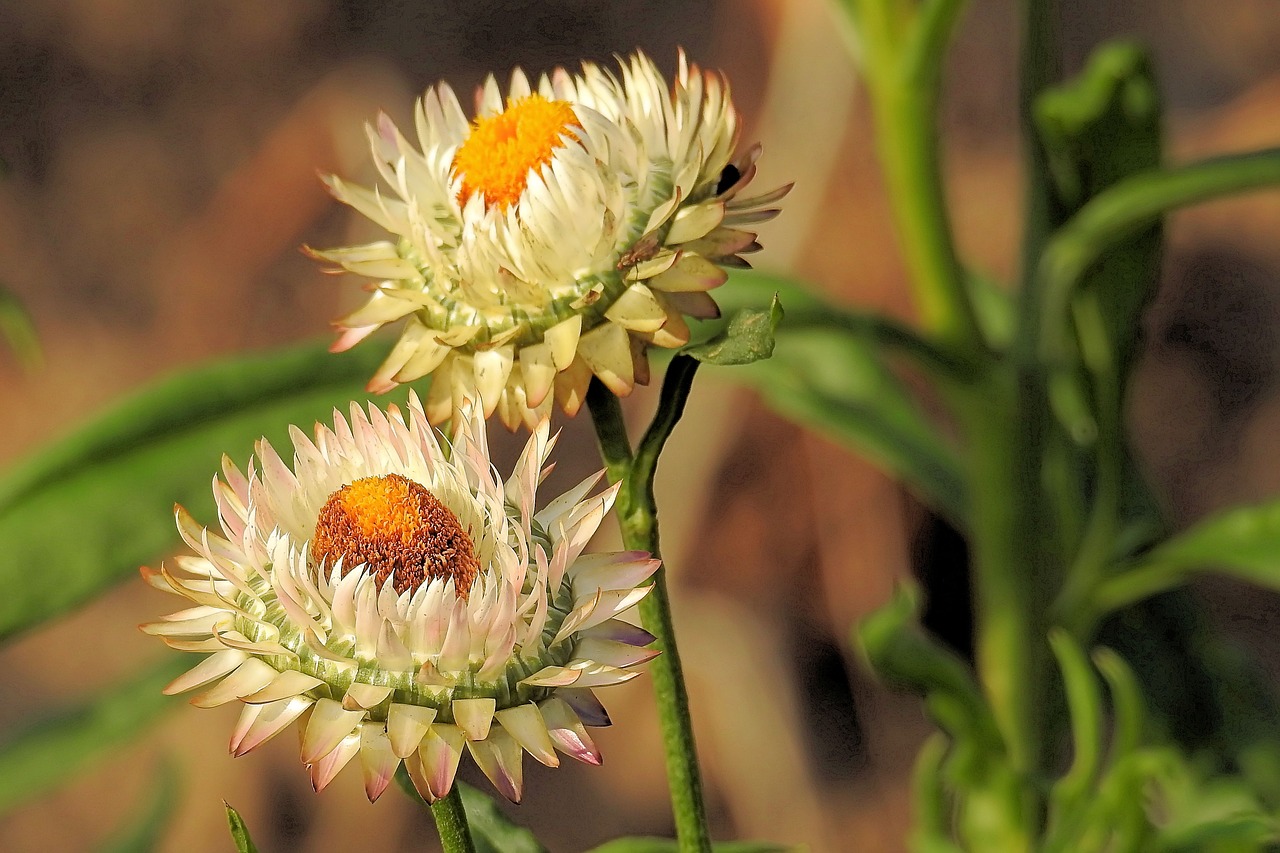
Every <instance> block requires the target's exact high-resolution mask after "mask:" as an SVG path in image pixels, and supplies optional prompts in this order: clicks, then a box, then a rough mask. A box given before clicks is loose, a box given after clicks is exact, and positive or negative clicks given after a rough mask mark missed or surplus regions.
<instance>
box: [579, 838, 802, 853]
mask: <svg viewBox="0 0 1280 853" xmlns="http://www.w3.org/2000/svg"><path fill="white" fill-rule="evenodd" d="M711 849H712V850H713V851H715V853H788V851H793V850H796V849H797V848H795V847H787V846H785V845H781V844H770V843H768V842H764V841H722V842H720V843H719V844H712V845H711ZM679 850H680V845H679V844H678V843H677V842H676V841H675V839H673V838H641V837H633V838H615V839H614V840H613V841H608V842H606V843H604V844H601V845H600V846H599V847H593V848H592V849H591V850H590V851H588V853H678V851H679Z"/></svg>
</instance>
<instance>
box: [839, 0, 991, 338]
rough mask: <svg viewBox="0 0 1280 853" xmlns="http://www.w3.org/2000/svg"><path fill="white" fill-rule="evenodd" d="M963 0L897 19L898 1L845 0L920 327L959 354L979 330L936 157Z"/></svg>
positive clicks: (940, 1) (941, 1)
mask: <svg viewBox="0 0 1280 853" xmlns="http://www.w3.org/2000/svg"><path fill="white" fill-rule="evenodd" d="M964 5H965V4H964V2H963V0H932V2H929V3H926V4H924V5H923V6H922V7H921V8H920V10H919V11H918V12H916V13H915V14H914V15H913V16H912V17H911V18H909V19H907V21H906V22H905V24H904V19H903V14H902V9H901V8H900V4H898V5H895V4H890V3H885V2H883V0H861V1H860V2H856V3H853V4H851V10H850V11H851V12H852V14H853V15H854V18H855V25H856V27H857V29H858V31H859V32H860V33H861V34H862V37H863V40H864V45H865V48H866V76H867V83H868V87H869V91H870V93H871V96H872V107H873V109H874V112H875V119H876V150H877V153H878V154H879V157H880V163H881V167H882V168H883V170H884V174H885V181H886V183H887V185H888V190H889V201H890V203H891V205H892V206H893V212H894V218H895V220H896V224H897V227H898V234H899V239H900V242H901V243H902V250H903V255H904V257H905V260H906V263H907V267H908V271H909V272H910V277H911V282H912V287H913V293H914V295H915V299H916V302H917V306H918V308H919V310H920V315H921V321H922V323H923V324H924V327H925V328H926V329H927V330H928V331H930V332H932V333H934V334H935V335H937V337H938V339H939V340H940V342H941V343H942V344H943V345H944V346H946V347H949V348H954V349H956V350H959V351H961V352H964V353H966V354H968V353H972V352H975V351H977V350H978V349H980V347H981V335H980V332H979V328H978V323H977V317H976V315H975V313H974V310H973V304H972V302H971V300H970V298H969V293H968V290H967V289H966V286H965V281H964V272H963V269H962V267H961V265H960V261H959V259H958V258H957V256H956V250H955V245H954V242H953V240H952V236H951V222H950V217H949V215H948V212H947V201H946V192H945V189H944V187H943V183H942V170H941V166H940V163H939V158H938V127H937V116H936V112H937V101H938V89H939V82H940V78H941V68H942V60H943V57H944V56H945V52H946V43H947V41H948V40H949V39H950V36H951V31H952V29H953V28H954V26H955V22H956V20H957V19H958V17H959V15H960V13H961V12H962V11H963V8H964Z"/></svg>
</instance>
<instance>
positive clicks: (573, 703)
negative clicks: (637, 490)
mask: <svg viewBox="0 0 1280 853" xmlns="http://www.w3.org/2000/svg"><path fill="white" fill-rule="evenodd" d="M455 422H456V429H455V432H454V435H453V438H452V441H451V442H442V441H441V440H440V439H439V438H438V437H437V435H436V433H435V431H434V430H433V429H432V427H431V426H430V425H429V424H428V423H427V419H426V416H425V414H424V412H423V410H422V407H421V405H420V403H419V401H418V398H417V397H416V396H414V395H412V394H411V395H410V398H409V403H408V406H407V411H404V410H400V409H398V408H395V407H392V408H390V409H389V410H388V411H386V412H385V413H384V412H383V411H382V410H380V409H378V408H375V407H373V406H370V407H369V408H368V411H367V412H365V411H362V410H361V409H360V407H359V406H358V405H355V404H353V405H352V408H351V414H350V418H349V419H344V418H343V417H342V415H341V414H339V413H338V412H335V413H334V424H333V427H332V428H330V427H327V426H323V425H317V426H316V431H315V440H314V441H312V440H311V439H309V438H307V436H306V435H305V434H303V432H302V431H301V430H298V429H296V428H294V429H293V430H292V438H293V445H294V456H293V464H292V465H291V466H290V465H287V464H286V463H285V462H284V460H282V459H281V458H280V456H279V455H278V454H277V453H276V451H275V450H274V449H273V448H272V447H271V445H270V444H269V443H267V442H266V441H265V440H264V441H261V442H260V443H259V444H258V446H257V452H256V463H254V464H250V465H249V467H248V469H247V471H244V472H242V471H240V470H239V469H237V468H236V467H235V466H234V465H233V464H232V463H231V462H230V461H229V460H227V459H224V460H223V472H222V477H221V478H218V477H215V478H214V483H213V493H214V497H215V499H216V501H217V506H218V521H219V526H218V527H217V528H216V529H209V528H205V527H202V526H201V525H200V524H199V523H197V522H196V521H195V520H194V519H193V518H192V517H191V516H190V515H189V514H188V513H187V512H186V511H185V510H183V509H182V508H181V507H179V508H178V509H177V523H178V530H179V531H180V533H181V534H182V538H183V539H184V541H185V542H186V544H187V545H188V546H189V547H190V548H191V550H192V552H193V553H191V554H188V555H184V556H179V557H177V558H175V559H174V560H173V564H172V567H169V566H167V565H162V566H161V568H160V569H159V570H152V569H143V576H144V577H145V578H146V579H147V580H148V581H149V582H150V583H151V584H152V585H153V586H155V587H157V588H159V589H162V590H165V591H167V592H173V593H177V594H178V595H180V596H183V597H184V598H186V599H189V600H190V602H191V604H192V605H193V606H192V607H190V608H189V609H186V610H182V611H180V612H178V613H173V614H171V615H169V616H167V617H165V618H164V619H163V620H161V621H158V622H152V623H149V624H147V625H144V626H142V628H143V630H144V631H146V632H147V633H149V634H154V635H157V636H159V637H160V638H161V639H162V640H164V642H165V643H167V644H168V645H170V646H172V647H173V648H176V649H179V650H182V651H190V652H197V653H201V654H205V655H207V657H205V658H204V659H203V660H202V661H201V662H200V663H199V664H198V665H197V666H196V667H195V668H194V669H192V670H190V671H189V672H187V673H186V674H184V675H182V676H181V677H179V678H178V679H176V680H175V681H174V682H173V683H172V684H171V685H169V687H168V688H167V690H166V692H169V693H179V692H184V691H188V690H198V691H199V692H198V693H197V694H196V695H195V696H194V698H192V699H191V703H192V704H193V705H196V706H197V707H201V708H209V707H214V706H217V705H223V704H226V703H229V702H240V703H242V704H243V711H242V713H241V715H240V718H239V722H238V723H237V724H236V726H235V729H234V731H233V732H232V736H231V743H230V750H231V752H232V754H233V755H236V756H240V755H244V754H245V753H247V752H249V751H251V750H253V749H255V748H257V747H258V746H260V745H261V744H262V743H264V742H266V741H267V740H268V739H270V738H271V737H273V736H274V735H276V734H277V733H279V732H280V731H282V730H283V729H285V728H286V727H287V726H289V724H290V723H292V722H293V721H295V720H297V721H298V725H299V727H300V730H301V734H302V737H301V759H302V762H303V763H304V764H305V765H306V766H307V768H308V770H309V772H310V775H311V780H312V783H313V785H314V787H315V788H316V790H320V789H322V788H324V787H325V786H326V785H327V784H328V783H329V781H330V780H331V779H332V778H333V777H334V776H335V775H336V774H337V773H338V771H339V770H341V769H342V768H343V766H344V765H346V764H347V763H348V762H350V761H351V760H352V759H354V758H356V757H357V756H358V757H359V764H360V765H361V768H362V770H363V773H364V782H365V791H366V793H367V795H368V797H369V799H370V800H374V799H376V798H377V797H378V796H379V795H380V794H381V793H382V792H383V791H384V790H385V789H386V787H387V784H388V782H389V781H390V779H391V778H392V775H393V774H394V773H395V771H396V769H397V767H398V766H399V764H400V762H401V761H403V762H404V763H405V765H406V767H407V769H408V771H409V774H410V777H411V778H412V779H413V781H414V784H415V785H416V787H417V788H418V790H419V792H420V793H421V794H422V795H423V797H425V798H426V799H427V800H429V801H434V800H435V799H438V798H440V797H443V796H444V795H445V794H447V793H448V792H449V790H450V788H451V786H452V785H453V779H454V774H455V772H456V770H457V767H458V762H459V760H460V758H461V756H462V753H463V752H464V751H467V752H470V753H471V755H472V757H473V758H474V760H475V762H476V763H477V764H478V765H479V767H480V768H481V770H483V771H484V773H485V774H486V775H487V776H488V777H489V779H490V780H492V782H493V784H494V786H495V787H496V788H497V789H498V790H499V791H501V792H502V793H503V794H504V795H505V796H507V797H508V798H510V799H512V800H515V801H518V800H519V799H520V797H521V791H522V772H521V765H522V756H523V754H524V753H525V752H528V753H529V754H531V755H532V756H533V757H534V758H535V759H537V760H538V761H540V762H542V763H543V764H547V765H551V766H555V765H557V764H558V763H559V759H558V757H557V754H556V753H557V750H558V751H560V752H563V753H565V754H567V755H570V756H572V757H574V758H576V759H579V760H581V761H584V762H587V763H590V764H598V763H599V762H600V753H599V751H598V750H597V749H596V747H595V745H594V744H593V742H592V739H591V737H590V735H589V734H588V732H587V729H586V727H587V726H601V725H608V723H609V718H608V716H607V714H606V713H605V711H604V708H603V706H602V705H601V704H600V702H599V701H598V700H597V699H596V696H595V694H594V693H593V689H594V688H599V687H604V686H607V685H611V684H616V683H620V682H623V681H627V680H629V679H631V678H633V677H635V676H636V675H637V674H638V673H637V672H636V671H635V670H634V669H633V668H632V667H634V666H636V665H637V664H639V663H642V662H643V661H645V660H648V659H649V658H651V657H652V656H653V655H654V654H656V652H654V651H653V650H650V649H648V648H646V646H647V645H648V644H649V643H650V642H651V641H652V639H653V638H652V636H651V635H649V634H648V633H647V632H645V631H644V630H642V629H640V628H637V627H635V626H633V625H631V624H629V623H627V622H624V621H621V620H620V619H618V618H616V617H617V616H618V614H620V613H621V612H622V611H624V610H626V609H627V608H629V607H631V606H632V605H634V604H635V603H636V602H637V601H639V600H640V599H641V598H643V597H644V595H645V594H646V593H647V592H648V590H649V587H647V586H641V585H640V584H642V583H643V581H645V580H646V579H647V578H648V577H649V576H650V575H651V574H652V573H653V572H654V571H655V570H656V568H657V565H658V563H657V561H656V560H652V559H650V557H649V555H648V554H645V553H642V552H634V551H632V552H622V553H592V554H587V553H584V549H585V547H586V545H587V541H588V540H589V539H590V538H591V536H592V534H593V533H594V532H595V531H596V528H597V527H598V526H599V524H600V522H601V520H602V519H603V518H604V516H605V514H606V513H607V512H608V511H609V509H610V507H611V505H612V503H613V499H614V495H615V494H616V490H615V489H607V490H605V491H604V492H602V493H600V494H597V495H595V496H590V495H589V493H590V492H591V491H592V489H593V488H594V487H595V485H596V483H597V482H598V481H599V477H600V475H599V474H597V475H595V476H592V477H589V478H587V479H586V480H585V481H584V482H582V483H581V484H579V485H578V486H576V487H575V488H573V489H572V490H571V491H569V492H568V493H566V494H564V495H561V496H560V497H558V498H556V499H555V500H553V501H551V502H550V503H548V504H547V505H546V506H545V507H543V508H541V509H540V510H536V509H535V500H536V492H537V488H538V485H539V483H540V482H541V481H542V479H543V478H544V477H545V475H546V473H547V472H548V471H549V470H550V469H549V467H547V465H546V462H547V458H548V455H549V453H550V452H551V449H552V447H553V445H554V444H555V438H554V437H551V436H549V432H548V427H547V424H546V422H543V423H541V424H539V425H538V426H537V427H536V428H535V429H534V430H533V432H532V435H531V436H530V438H529V441H528V443H527V445H526V446H525V448H524V452H523V454H522V456H521V457H520V460H519V462H518V463H517V465H516V468H515V471H514V473H512V474H511V476H510V477H508V478H507V479H506V480H505V481H504V480H503V479H501V478H500V477H499V475H498V473H497V471H496V470H495V469H494V467H493V465H492V464H491V462H490V459H489V450H488V444H487V440H486V436H485V425H484V421H483V420H482V419H481V418H480V417H479V412H478V411H474V410H472V409H464V410H462V411H460V413H459V417H457V418H455Z"/></svg>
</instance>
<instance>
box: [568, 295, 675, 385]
mask: <svg viewBox="0 0 1280 853" xmlns="http://www.w3.org/2000/svg"><path fill="white" fill-rule="evenodd" d="M604 316H605V317H606V318H607V319H609V320H612V321H613V322H614V323H617V324H618V325H619V326H622V327H623V328H624V329H630V330H631V331H635V332H656V331H657V330H658V329H660V328H662V324H663V323H665V322H666V321H667V312H666V311H664V310H663V309H662V306H661V305H659V304H658V301H657V300H656V299H654V298H653V291H651V290H649V288H647V287H645V286H644V285H643V284H633V285H631V286H630V287H628V288H627V289H626V290H624V291H623V292H622V295H621V296H619V297H618V298H617V299H616V300H615V301H614V303H613V304H612V305H610V306H609V308H608V310H607V311H605V312H604ZM593 333H594V332H591V333H588V334H587V335H584V336H583V339H582V341H581V342H579V344H578V350H579V352H583V347H584V346H585V345H586V344H587V337H589V336H590V335H591V334H593ZM583 357H584V358H587V356H586V355H585V353H584V355H583ZM587 364H591V361H590V359H588V361H587ZM593 369H594V366H593Z"/></svg>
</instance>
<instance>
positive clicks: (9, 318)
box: [0, 287, 44, 371]
mask: <svg viewBox="0 0 1280 853" xmlns="http://www.w3.org/2000/svg"><path fill="white" fill-rule="evenodd" d="M0 338H3V339H4V340H5V341H7V342H8V344H9V346H10V347H12V349H13V351H14V353H15V354H16V355H17V356H18V360H19V361H20V362H21V364H22V366H23V367H24V368H25V369H26V370H29V371H30V370H35V369H36V368H38V367H39V366H40V364H41V363H42V362H43V361H44V356H43V354H42V353H41V351H40V340H39V338H38V337H37V336H36V328H35V326H34V325H33V324H32V322H31V315H29V314H28V313H27V310H26V308H24V307H23V306H22V303H21V302H19V301H18V297H16V296H14V295H13V294H12V293H10V292H9V291H7V290H5V289H4V288H3V287H0Z"/></svg>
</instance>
